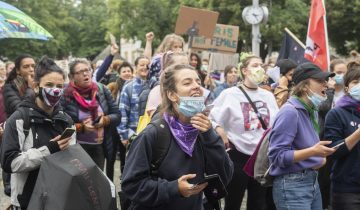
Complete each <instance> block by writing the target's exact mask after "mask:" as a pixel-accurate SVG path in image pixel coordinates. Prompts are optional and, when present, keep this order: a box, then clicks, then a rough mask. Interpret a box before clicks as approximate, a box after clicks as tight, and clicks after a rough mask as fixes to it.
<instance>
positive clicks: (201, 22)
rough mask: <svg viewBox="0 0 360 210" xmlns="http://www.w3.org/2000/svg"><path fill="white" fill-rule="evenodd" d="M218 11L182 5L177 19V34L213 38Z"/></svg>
mask: <svg viewBox="0 0 360 210" xmlns="http://www.w3.org/2000/svg"><path fill="white" fill-rule="evenodd" d="M218 17H219V13H218V12H214V11H209V10H203V9H197V8H192V7H185V6H182V7H181V8H180V10H179V16H178V18H177V21H176V27H175V33H176V34H188V35H189V33H190V34H192V35H193V36H195V35H196V36H204V37H207V38H212V37H213V33H214V30H215V25H216V23H217V20H218Z"/></svg>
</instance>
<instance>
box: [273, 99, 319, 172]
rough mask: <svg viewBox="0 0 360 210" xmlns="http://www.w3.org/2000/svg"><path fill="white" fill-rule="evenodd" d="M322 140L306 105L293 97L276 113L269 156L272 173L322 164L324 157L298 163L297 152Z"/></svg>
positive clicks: (292, 170)
mask: <svg viewBox="0 0 360 210" xmlns="http://www.w3.org/2000/svg"><path fill="white" fill-rule="evenodd" d="M318 142H319V136H318V134H317V133H316V132H315V129H314V128H313V125H312V123H311V120H310V115H309V113H308V111H307V110H306V109H305V108H304V106H303V105H302V104H301V103H300V102H299V101H298V100H297V99H296V98H294V97H291V98H290V99H289V100H288V101H287V102H286V104H285V105H284V106H282V108H281V109H280V111H279V113H278V114H277V116H276V119H275V122H274V125H273V128H272V130H271V134H270V146H269V159H270V164H272V167H271V169H270V175H272V176H279V175H282V174H287V173H293V172H298V171H301V170H304V169H308V168H313V167H315V166H318V165H320V164H321V163H322V160H323V159H322V158H321V157H311V158H308V159H306V160H303V161H300V162H297V163H294V151H295V150H301V149H305V148H308V147H311V146H313V145H315V144H317V143H318Z"/></svg>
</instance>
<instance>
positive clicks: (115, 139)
mask: <svg viewBox="0 0 360 210" xmlns="http://www.w3.org/2000/svg"><path fill="white" fill-rule="evenodd" d="M111 136H112V147H113V152H112V154H111V156H110V157H109V158H107V159H106V176H107V177H108V178H109V179H110V180H111V181H113V180H114V166H115V161H116V153H117V151H118V147H119V144H120V136H119V134H118V133H117V130H116V128H112V129H111Z"/></svg>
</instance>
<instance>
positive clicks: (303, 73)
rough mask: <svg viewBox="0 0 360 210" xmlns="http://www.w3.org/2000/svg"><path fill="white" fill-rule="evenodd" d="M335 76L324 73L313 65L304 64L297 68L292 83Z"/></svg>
mask: <svg viewBox="0 0 360 210" xmlns="http://www.w3.org/2000/svg"><path fill="white" fill-rule="evenodd" d="M333 76H335V73H331V72H325V71H322V70H321V69H320V68H319V67H318V66H317V65H315V64H313V63H303V64H300V65H298V66H297V67H296V69H295V71H294V74H293V76H292V81H293V82H294V83H295V85H296V84H298V83H299V82H301V81H304V80H306V79H309V78H313V79H326V80H327V79H328V78H329V77H333Z"/></svg>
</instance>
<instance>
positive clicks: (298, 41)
mask: <svg viewBox="0 0 360 210" xmlns="http://www.w3.org/2000/svg"><path fill="white" fill-rule="evenodd" d="M285 32H286V33H288V34H289V35H290V36H291V37H292V38H293V39H294V40H295V41H296V42H297V43H298V44H299V45H300V46H301V47H302V48H304V49H305V45H304V43H302V42H301V41H300V39H298V38H297V37H296V36H295V34H293V33H292V32H291V31H290V30H289V29H288V28H285Z"/></svg>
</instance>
